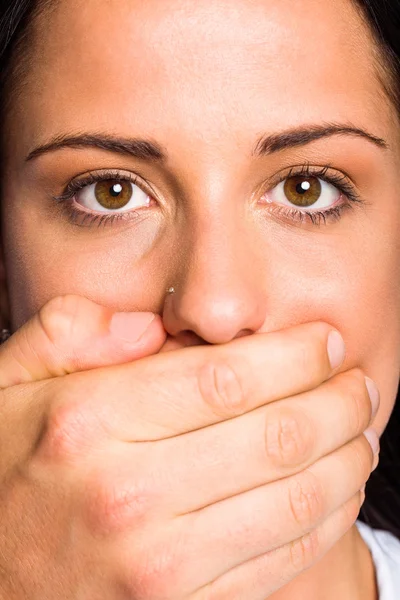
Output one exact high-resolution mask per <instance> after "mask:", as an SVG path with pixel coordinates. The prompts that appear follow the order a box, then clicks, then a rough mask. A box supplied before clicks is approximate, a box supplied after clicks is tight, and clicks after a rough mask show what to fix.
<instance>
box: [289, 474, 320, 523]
mask: <svg viewBox="0 0 400 600" xmlns="http://www.w3.org/2000/svg"><path fill="white" fill-rule="evenodd" d="M291 479H292V480H291V481H290V480H289V481H290V483H289V511H290V513H289V514H291V516H292V519H293V522H294V523H295V526H296V527H299V528H300V529H301V530H302V531H303V530H307V529H309V528H311V527H315V526H316V525H317V524H318V522H319V521H320V520H321V519H322V517H323V515H324V509H325V502H324V492H323V488H322V485H321V483H320V482H319V480H318V478H317V476H316V475H314V474H313V473H312V472H311V471H309V470H307V469H306V470H305V471H303V472H302V473H301V475H299V476H296V477H292V478H291Z"/></svg>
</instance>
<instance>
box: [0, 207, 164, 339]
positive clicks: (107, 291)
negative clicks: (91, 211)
mask: <svg viewBox="0 0 400 600" xmlns="http://www.w3.org/2000/svg"><path fill="white" fill-rule="evenodd" d="M9 206H10V203H8V208H7V207H5V210H4V212H3V225H4V227H3V230H4V249H5V262H6V270H7V282H8V288H9V300H10V307H11V323H12V327H13V328H14V329H16V328H18V327H20V326H21V325H22V324H23V323H24V322H25V321H27V320H28V319H29V318H31V317H32V316H33V314H34V313H35V312H37V311H38V310H39V309H40V307H41V306H43V305H44V304H45V303H46V302H47V301H48V300H50V299H51V298H54V297H55V296H58V295H63V294H78V295H82V296H85V297H86V298H89V299H91V300H93V301H95V302H98V303H99V304H102V305H104V306H108V307H110V308H113V309H114V310H120V311H134V310H152V311H155V312H160V311H161V303H163V301H164V298H165V289H166V287H167V285H168V282H169V281H170V276H169V271H170V270H171V269H173V268H174V259H173V252H172V250H173V245H174V239H173V236H169V237H167V238H166V239H162V240H161V242H160V240H157V237H158V232H159V227H158V224H157V223H156V222H155V220H154V219H153V220H152V219H147V221H143V222H141V223H140V225H139V227H135V225H134V224H129V225H128V226H126V225H125V224H123V225H122V226H121V227H119V226H118V225H115V226H113V225H111V226H107V227H105V228H104V229H103V230H99V229H97V226H96V225H94V226H92V227H78V226H72V225H66V224H65V223H64V224H63V225H60V224H59V223H56V222H55V219H49V220H47V221H46V219H44V218H43V215H42V214H40V215H39V214H36V211H34V210H29V208H28V209H25V210H23V211H22V210H14V211H9ZM139 228H140V230H139ZM164 237H165V236H164Z"/></svg>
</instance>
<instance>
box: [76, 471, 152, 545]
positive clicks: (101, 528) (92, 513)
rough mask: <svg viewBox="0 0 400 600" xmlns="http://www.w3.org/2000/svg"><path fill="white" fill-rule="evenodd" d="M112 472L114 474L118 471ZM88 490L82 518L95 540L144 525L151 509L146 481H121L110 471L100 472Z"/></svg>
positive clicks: (88, 484)
mask: <svg viewBox="0 0 400 600" xmlns="http://www.w3.org/2000/svg"><path fill="white" fill-rule="evenodd" d="M115 470H116V469H115V468H112V471H115ZM85 488H86V490H87V492H86V494H85V503H84V509H83V512H84V514H83V518H84V522H85V524H86V526H87V527H88V528H89V531H90V532H91V534H92V535H94V536H100V537H102V536H108V535H111V534H116V533H120V532H123V531H126V529H127V528H128V527H129V528H132V527H133V528H135V527H137V526H139V525H141V524H143V523H144V522H145V520H146V518H147V516H148V514H149V511H150V508H151V502H150V493H149V491H148V489H147V487H146V483H145V482H144V481H143V480H138V479H136V480H135V479H134V478H133V477H132V478H131V479H130V480H129V481H128V480H121V479H118V478H116V477H115V476H113V475H112V473H111V472H110V469H108V470H106V469H104V468H103V469H102V470H98V471H96V472H95V473H92V475H91V476H90V477H89V481H87V482H86V485H85Z"/></svg>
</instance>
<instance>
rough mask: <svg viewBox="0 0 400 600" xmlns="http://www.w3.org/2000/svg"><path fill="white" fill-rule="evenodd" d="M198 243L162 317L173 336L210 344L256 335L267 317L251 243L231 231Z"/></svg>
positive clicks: (170, 295) (260, 272) (261, 284)
mask: <svg viewBox="0 0 400 600" xmlns="http://www.w3.org/2000/svg"><path fill="white" fill-rule="evenodd" d="M215 234H216V237H217V239H213V236H212V235H210V234H209V235H207V236H205V235H204V236H202V237H201V238H199V239H198V240H197V241H196V242H195V244H194V247H193V246H192V248H191V250H190V257H189V258H186V260H184V261H183V263H184V264H185V268H184V270H183V271H184V272H183V273H182V275H181V276H180V277H177V280H176V281H172V282H171V284H172V286H173V288H174V291H173V293H170V294H168V295H167V298H166V301H165V307H164V313H163V319H164V327H165V328H166V330H167V332H168V333H169V334H170V335H171V336H179V335H181V334H187V333H191V334H195V335H196V336H197V337H198V338H201V340H203V341H205V342H207V343H211V344H221V343H224V342H229V341H230V340H233V339H234V338H236V337H240V336H242V335H247V334H250V333H253V332H255V331H257V330H259V329H260V328H261V327H262V325H263V323H264V321H265V318H266V310H267V307H266V304H267V303H266V297H265V291H264V287H265V286H264V285H263V284H264V281H263V273H262V267H261V264H260V261H259V260H258V259H257V256H256V249H255V246H256V245H257V244H252V243H251V240H249V239H245V238H243V233H239V231H238V230H237V229H236V231H235V230H234V229H233V228H232V230H231V231H230V232H229V231H227V229H225V231H224V233H223V237H222V235H217V232H215Z"/></svg>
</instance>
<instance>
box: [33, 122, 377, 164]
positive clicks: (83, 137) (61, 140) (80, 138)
mask: <svg viewBox="0 0 400 600" xmlns="http://www.w3.org/2000/svg"><path fill="white" fill-rule="evenodd" d="M333 135H350V136H359V137H362V138H364V139H367V140H369V141H370V142H372V143H373V144H375V145H376V146H378V147H380V148H383V149H388V148H389V145H388V143H387V142H386V141H385V140H383V139H382V138H380V137H377V136H375V135H373V134H372V133H369V132H368V131H366V130H365V129H361V128H359V127H353V126H351V125H345V124H340V123H330V124H326V125H324V124H322V125H320V124H317V125H307V126H300V127H295V128H292V129H287V130H285V131H282V132H280V133H273V134H266V135H263V136H261V137H260V138H259V140H258V141H257V143H256V145H255V147H254V149H253V152H252V155H253V156H265V155H269V154H273V153H274V152H280V151H282V150H287V149H288V148H294V147H297V146H305V145H306V144H309V143H311V142H313V141H315V140H318V139H321V138H323V137H330V136H333ZM87 147H91V148H99V149H101V150H107V151H110V152H117V153H120V154H129V155H130V156H133V157H134V158H139V159H141V160H150V161H157V162H163V161H166V159H167V151H166V150H165V149H164V148H162V146H161V145H160V144H158V143H157V142H155V141H152V140H144V139H141V138H122V137H115V136H113V135H110V134H105V133H104V134H103V133H94V134H90V133H81V134H78V135H58V136H56V137H54V138H53V139H51V140H50V141H49V142H47V143H46V144H43V145H41V146H38V147H36V148H34V149H33V150H31V151H30V152H29V154H28V155H27V157H26V159H25V160H26V161H29V160H32V159H34V158H37V157H38V156H41V155H43V154H47V153H48V152H53V151H56V150H61V149H63V148H87Z"/></svg>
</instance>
